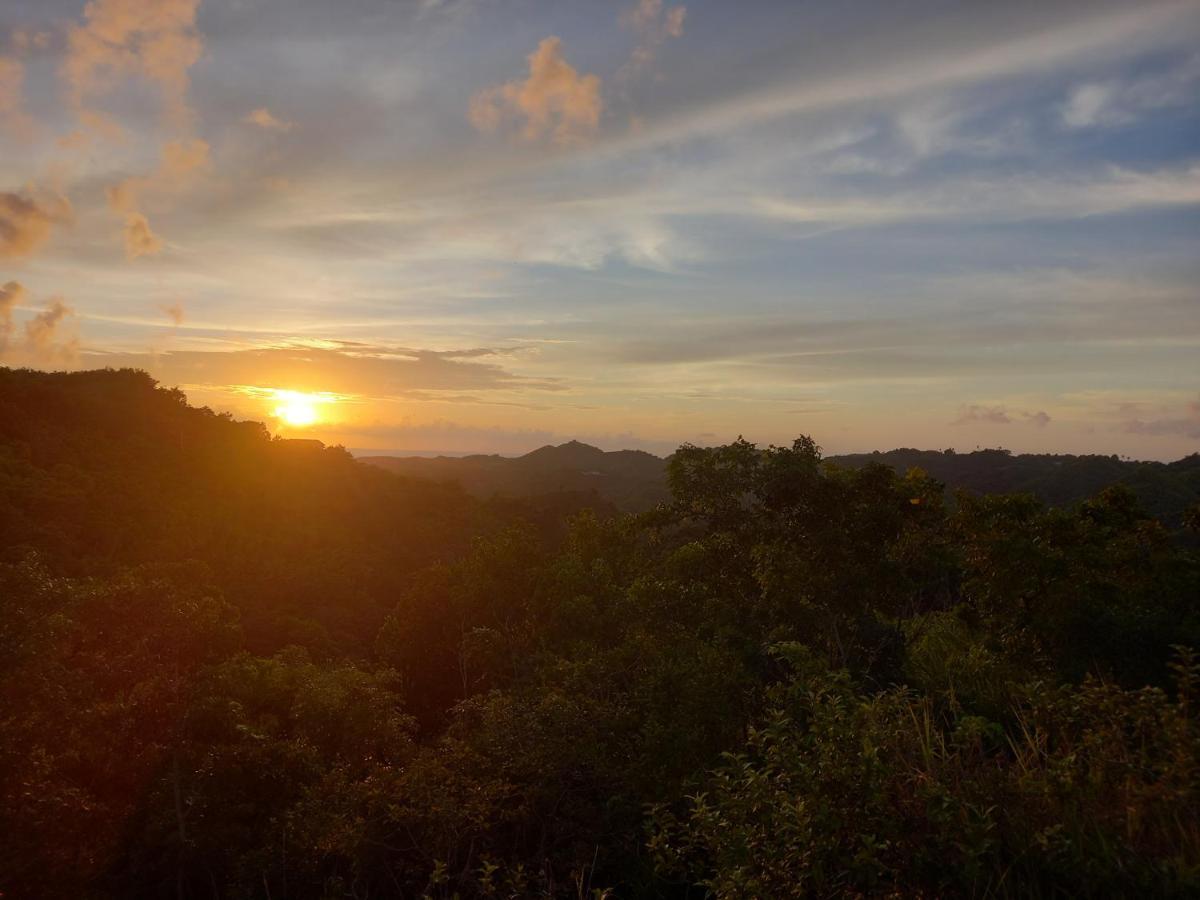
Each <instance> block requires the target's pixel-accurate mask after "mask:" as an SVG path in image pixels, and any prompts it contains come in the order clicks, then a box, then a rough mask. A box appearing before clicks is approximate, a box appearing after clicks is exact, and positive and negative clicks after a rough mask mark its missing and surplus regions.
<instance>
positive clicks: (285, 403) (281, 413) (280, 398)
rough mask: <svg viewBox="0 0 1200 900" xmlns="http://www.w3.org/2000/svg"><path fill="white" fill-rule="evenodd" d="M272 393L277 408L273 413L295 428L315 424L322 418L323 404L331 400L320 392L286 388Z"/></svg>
mask: <svg viewBox="0 0 1200 900" xmlns="http://www.w3.org/2000/svg"><path fill="white" fill-rule="evenodd" d="M271 393H272V396H273V397H274V399H275V408H274V409H272V410H271V412H272V414H273V415H274V416H275V418H277V419H279V420H280V421H281V422H283V423H285V424H287V425H290V426H292V427H293V428H305V427H307V426H309V425H315V424H316V423H317V422H319V421H320V420H321V411H320V407H321V405H322V404H324V403H328V402H330V401H329V399H328V398H327V397H323V396H321V395H320V394H305V393H302V392H300V391H284V390H274V391H272V392H271Z"/></svg>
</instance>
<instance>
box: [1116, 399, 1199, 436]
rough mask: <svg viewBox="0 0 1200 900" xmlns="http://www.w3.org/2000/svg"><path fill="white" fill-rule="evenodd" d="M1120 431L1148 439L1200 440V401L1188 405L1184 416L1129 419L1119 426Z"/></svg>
mask: <svg viewBox="0 0 1200 900" xmlns="http://www.w3.org/2000/svg"><path fill="white" fill-rule="evenodd" d="M1118 430H1119V431H1122V432H1124V433H1125V434H1140V435H1146V436H1148V437H1187V438H1200V399H1197V400H1193V401H1191V402H1190V403H1188V404H1187V405H1186V407H1185V408H1184V411H1183V414H1182V415H1178V414H1177V415H1173V416H1172V415H1167V416H1163V417H1161V418H1155V419H1142V418H1134V419H1128V420H1126V421H1125V422H1122V423H1121V424H1120V426H1118Z"/></svg>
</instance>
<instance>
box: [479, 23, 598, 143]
mask: <svg viewBox="0 0 1200 900" xmlns="http://www.w3.org/2000/svg"><path fill="white" fill-rule="evenodd" d="M603 108H604V101H603V100H602V99H601V96H600V78H599V76H597V75H580V74H579V72H578V71H576V70H575V69H574V68H573V67H572V66H571V65H570V63H568V62H567V61H566V59H564V58H563V53H562V41H560V40H559V39H558V38H556V37H548V38H546V39H544V40H543V41H542V42H541V43H540V44H538V48H537V49H536V50H535V51H534V52H533V53H531V54H529V77H528V78H527V79H525V80H524V81H510V82H508V83H507V84H500V85H494V86H492V87H489V88H485V89H484V90H482V91H480V92H479V93H477V94H476V95H475V96H474V97H472V98H471V106H470V110H469V118H470V120H471V124H472V125H474V126H475V127H476V128H477V129H479V130H480V131H485V132H493V131H497V130H499V129H500V128H501V127H502V126H503V125H504V124H505V123H506V122H508V121H512V120H514V119H515V120H523V126H522V127H521V131H520V133H521V137H522V138H523V139H524V140H527V141H531V142H532V141H539V140H542V139H543V138H547V137H548V138H549V139H550V140H551V141H553V142H554V143H555V144H559V145H569V144H578V143H581V142H582V141H584V140H586V139H587V138H589V137H590V136H591V135H592V134H594V133H595V131H596V128H597V127H598V125H599V123H600V113H601V111H602V110H603Z"/></svg>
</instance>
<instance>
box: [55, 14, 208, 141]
mask: <svg viewBox="0 0 1200 900" xmlns="http://www.w3.org/2000/svg"><path fill="white" fill-rule="evenodd" d="M199 5H200V0H91V2H89V3H88V4H87V6H85V7H84V12H83V14H84V22H83V23H82V24H77V25H73V26H72V27H71V29H70V30H69V31H68V33H67V53H66V58H65V59H64V61H63V63H62V67H61V70H60V71H61V75H62V78H63V80H64V81H65V82H66V85H67V91H68V96H69V99H70V101H71V104H72V106H73V107H74V108H75V110H76V112H77V113H78V114H79V115H80V119H81V121H82V122H83V123H84V125H85V127H91V128H92V129H93V130H96V129H99V130H105V129H106V127H111V125H112V123H111V121H110V120H108V119H107V118H106V117H104V116H103V115H102V114H100V113H97V112H95V111H94V110H90V109H89V108H88V103H89V101H90V100H91V99H92V98H94V97H99V96H103V95H105V94H107V93H109V92H110V91H111V90H112V89H113V88H114V87H115V86H116V84H117V83H118V82H119V81H120V80H121V79H122V78H124V77H128V76H133V77H139V78H143V79H145V80H146V81H149V82H151V83H153V84H155V85H156V86H157V87H158V89H159V91H160V92H161V95H162V105H163V114H164V116H165V117H166V120H167V122H168V123H169V124H170V125H171V127H172V128H174V129H176V130H178V131H184V132H186V131H188V130H189V129H190V128H191V122H192V118H193V113H192V110H191V108H190V107H189V106H188V102H187V93H188V87H189V83H190V77H189V74H188V70H189V69H191V67H192V66H193V65H194V64H195V63H196V62H197V61H198V60H199V59H200V57H201V55H202V54H203V52H204V41H203V39H202V38H201V36H200V34H199V32H198V31H197V30H196V9H197V7H198V6H199Z"/></svg>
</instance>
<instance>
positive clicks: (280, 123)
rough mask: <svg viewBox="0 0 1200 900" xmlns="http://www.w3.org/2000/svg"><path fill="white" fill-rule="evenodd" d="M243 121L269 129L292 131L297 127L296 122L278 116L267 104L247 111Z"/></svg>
mask: <svg viewBox="0 0 1200 900" xmlns="http://www.w3.org/2000/svg"><path fill="white" fill-rule="evenodd" d="M242 121H243V122H245V123H246V124H247V125H257V126H258V127H259V128H265V129H266V130H267V131H291V130H292V129H293V128H295V127H296V123H295V122H287V121H284V120H282V119H278V118H276V117H275V115H274V114H273V113H272V112H271V111H270V110H269V109H267V108H266V107H265V106H260V107H259V108H258V109H256V110H254V111H252V112H249V113H247V114H246V115H245V117H244V118H243V119H242Z"/></svg>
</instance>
